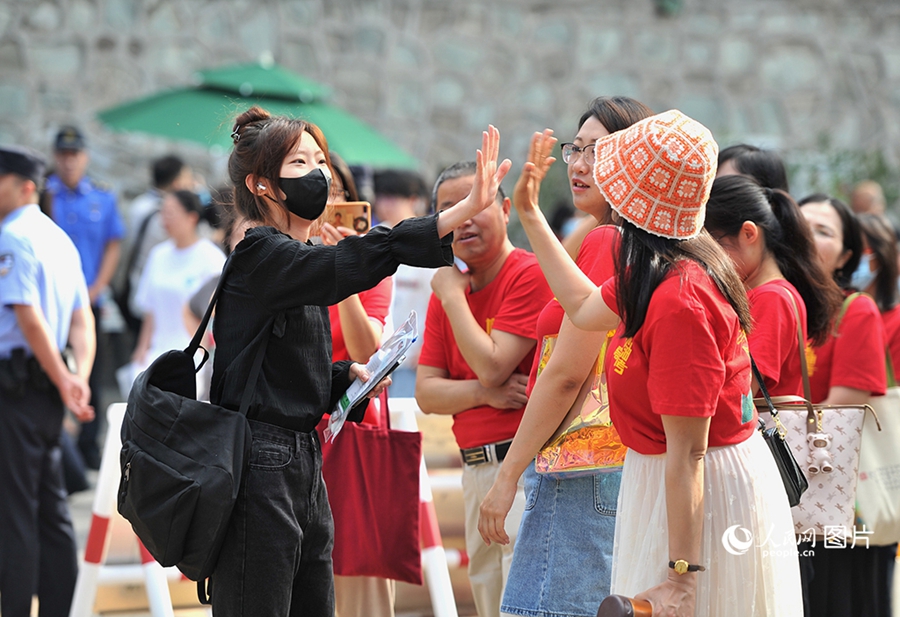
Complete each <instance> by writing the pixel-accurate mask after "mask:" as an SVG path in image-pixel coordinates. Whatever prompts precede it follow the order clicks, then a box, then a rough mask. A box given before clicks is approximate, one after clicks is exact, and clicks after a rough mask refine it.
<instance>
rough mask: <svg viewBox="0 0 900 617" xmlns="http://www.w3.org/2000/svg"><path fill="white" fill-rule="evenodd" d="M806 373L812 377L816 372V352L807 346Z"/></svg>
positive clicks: (810, 346)
mask: <svg viewBox="0 0 900 617" xmlns="http://www.w3.org/2000/svg"><path fill="white" fill-rule="evenodd" d="M806 372H807V373H808V374H809V376H810V377H812V376H813V375H814V374H815V372H816V350H815V349H813V348H812V345H810V344H809V343H807V344H806Z"/></svg>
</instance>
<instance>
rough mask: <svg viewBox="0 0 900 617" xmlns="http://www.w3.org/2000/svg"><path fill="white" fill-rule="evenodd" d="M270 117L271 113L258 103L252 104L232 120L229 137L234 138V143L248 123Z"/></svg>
mask: <svg viewBox="0 0 900 617" xmlns="http://www.w3.org/2000/svg"><path fill="white" fill-rule="evenodd" d="M271 117H272V114H270V113H269V112H267V111H266V110H265V109H263V108H262V107H260V106H258V105H254V106H253V107H251V108H250V109H248V110H247V111H245V112H244V113H242V114H241V115H239V116H238V117H237V118H235V120H234V128H232V129H231V139H232V140H234V143H237V142H238V141H239V140H240V138H241V135H242V134H243V133H244V129H245V128H246V127H247V125H249V124H253V123H254V122H261V121H262V120H268V119H269V118H271Z"/></svg>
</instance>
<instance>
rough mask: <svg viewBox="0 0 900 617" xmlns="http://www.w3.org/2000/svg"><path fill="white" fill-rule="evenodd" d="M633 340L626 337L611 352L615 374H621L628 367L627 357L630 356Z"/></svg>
mask: <svg viewBox="0 0 900 617" xmlns="http://www.w3.org/2000/svg"><path fill="white" fill-rule="evenodd" d="M633 342H634V339H631V338H627V339H625V340H624V341H622V344H621V345H619V346H618V347H616V350H615V351H614V352H613V370H614V371H615V372H616V375H621V374H622V373H624V372H625V369H626V368H628V358H629V357H631V346H632V344H633Z"/></svg>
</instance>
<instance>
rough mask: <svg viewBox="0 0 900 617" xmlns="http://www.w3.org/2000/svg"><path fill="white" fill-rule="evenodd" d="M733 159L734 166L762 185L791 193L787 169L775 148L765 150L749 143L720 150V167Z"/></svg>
mask: <svg viewBox="0 0 900 617" xmlns="http://www.w3.org/2000/svg"><path fill="white" fill-rule="evenodd" d="M727 161H731V162H732V164H733V165H734V168H735V169H737V170H738V171H739V172H740V173H742V174H743V175H745V176H750V177H751V178H753V179H754V180H756V181H757V182H759V183H760V185H762V186H765V187H768V188H770V189H779V190H782V191H784V192H785V193H789V192H790V190H789V189H788V179H787V169H786V168H785V166H784V161H783V160H781V157H780V156H778V153H777V152H775V151H774V150H763V149H762V148H757V147H756V146H751V145H749V144H737V145H736V146H729V147H727V148H725V149H724V150H722V151H721V152H719V167H721V166H722V165H723V164H724V163H726V162H727Z"/></svg>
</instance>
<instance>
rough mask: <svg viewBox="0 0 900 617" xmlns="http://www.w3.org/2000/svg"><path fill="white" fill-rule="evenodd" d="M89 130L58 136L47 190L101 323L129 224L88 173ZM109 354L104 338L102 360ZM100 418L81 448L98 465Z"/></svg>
mask: <svg viewBox="0 0 900 617" xmlns="http://www.w3.org/2000/svg"><path fill="white" fill-rule="evenodd" d="M85 146H86V144H85V139H84V135H83V134H82V133H81V131H79V130H78V129H77V128H75V127H73V126H64V127H62V128H61V129H60V131H59V133H58V134H57V135H56V141H55V143H54V162H55V164H56V171H55V173H53V174H52V175H51V176H50V177H49V178H48V179H47V192H48V193H50V195H51V196H52V205H51V208H52V211H53V220H54V221H56V224H57V225H59V226H60V227H62V229H63V231H65V232H66V233H67V234H69V237H70V238H71V239H72V242H74V243H75V246H76V248H78V253H79V254H80V255H81V266H82V269H83V270H84V278H85V280H87V285H88V293H89V294H90V297H91V306H92V307H93V309H94V318H95V320H97V321H98V322H99V316H100V308H101V306H100V305H101V302H102V296H101V294H102V293H103V291H104V290H105V289H106V288H107V286H108V285H109V282H110V280H111V279H112V277H113V274H114V273H115V271H116V266H117V265H118V263H119V253H120V243H121V240H122V237H123V236H124V235H125V225H124V223H123V222H122V217H121V216H120V215H119V211H118V208H117V207H116V197H115V195H113V193H112V192H111V191H109V190H107V189H106V188H105V187H102V186H99V185H98V184H97V183H95V182H93V181H92V180H90V179H89V178H88V177H87V176H86V175H85V174H86V172H87V167H88V162H89V157H88V153H87V150H86V149H85ZM104 353H105V347H104V346H103V342H102V341H101V342H100V349H99V351H98V355H99V356H101V357H100V358H98V362H97V365H99V364H101V361H102V359H103V357H105V356H104ZM97 365H95V367H94V371H93V373H92V375H93V379H92V382H91V390H92V392H93V399H92V401H91V404H92V405H94V406H95V407H97V406H98V405H99V399H98V396H99V394H100V383H101V382H100V378H101V377H102V375H101V374H100V371H99V370H97V369H98V366H97ZM98 431H99V426H98V423H97V422H96V421H95V422H91V423H90V424H87V425H85V426H83V427H82V430H81V435H80V436H79V438H78V448H79V450H81V453H82V455H83V456H84V462H85V464H87V466H88V467H91V468H92V469H98V468H99V467H100V449H99V447H98V443H97V433H98Z"/></svg>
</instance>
